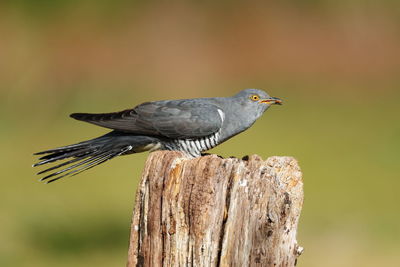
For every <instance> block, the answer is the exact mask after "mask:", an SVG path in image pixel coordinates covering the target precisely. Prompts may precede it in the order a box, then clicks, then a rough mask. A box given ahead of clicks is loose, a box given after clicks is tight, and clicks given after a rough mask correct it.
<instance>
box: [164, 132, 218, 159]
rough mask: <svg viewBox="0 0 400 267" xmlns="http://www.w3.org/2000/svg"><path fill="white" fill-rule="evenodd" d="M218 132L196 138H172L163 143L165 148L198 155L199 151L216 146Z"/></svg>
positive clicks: (199, 154)
mask: <svg viewBox="0 0 400 267" xmlns="http://www.w3.org/2000/svg"><path fill="white" fill-rule="evenodd" d="M219 135H220V133H219V132H216V133H215V134H212V135H210V136H206V137H202V138H197V139H174V140H171V141H168V142H166V143H164V148H165V149H167V150H178V151H183V152H185V153H186V154H189V155H190V156H192V157H200V156H201V152H203V151H207V150H210V149H211V148H213V147H216V146H217V145H218V144H219V143H218V141H219Z"/></svg>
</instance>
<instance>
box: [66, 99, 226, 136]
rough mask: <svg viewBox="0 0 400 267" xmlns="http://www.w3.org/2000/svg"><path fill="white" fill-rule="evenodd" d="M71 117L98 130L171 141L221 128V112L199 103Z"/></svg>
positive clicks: (151, 105) (163, 103) (153, 105)
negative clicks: (98, 128)
mask: <svg viewBox="0 0 400 267" xmlns="http://www.w3.org/2000/svg"><path fill="white" fill-rule="evenodd" d="M71 117H72V118H74V119H77V120H80V121H85V122H89V123H92V124H95V125H98V126H102V127H106V128H110V129H114V130H118V131H123V132H128V133H134V134H147V135H155V136H163V137H168V138H200V137H204V136H208V135H211V134H213V133H215V132H217V131H219V129H220V128H221V126H222V117H221V115H220V109H218V107H217V106H216V105H214V104H210V103H206V102H205V101H199V100H173V101H159V102H147V103H144V104H141V105H139V106H137V107H135V108H133V109H128V110H124V111H120V112H113V113H100V114H89V113H74V114H71Z"/></svg>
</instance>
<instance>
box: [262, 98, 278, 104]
mask: <svg viewBox="0 0 400 267" xmlns="http://www.w3.org/2000/svg"><path fill="white" fill-rule="evenodd" d="M260 103H265V104H269V105H273V104H276V105H282V99H279V98H277V97H270V98H266V99H261V100H260Z"/></svg>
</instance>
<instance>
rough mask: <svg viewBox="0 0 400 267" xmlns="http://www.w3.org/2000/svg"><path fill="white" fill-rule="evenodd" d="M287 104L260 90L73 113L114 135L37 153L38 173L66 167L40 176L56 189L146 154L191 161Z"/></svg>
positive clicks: (78, 118) (246, 90)
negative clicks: (173, 154) (171, 153)
mask: <svg viewBox="0 0 400 267" xmlns="http://www.w3.org/2000/svg"><path fill="white" fill-rule="evenodd" d="M274 104H278V105H281V104H282V100H281V99H279V98H277V97H271V96H269V95H268V94H267V93H266V92H265V91H263V90H260V89H245V90H242V91H240V92H239V93H237V94H235V95H233V96H231V97H214V98H194V99H180V100H163V101H155V102H145V103H143V104H140V105H138V106H136V107H134V108H132V109H126V110H123V111H120V112H112V113H96V114H94V113H73V114H71V115H70V117H71V118H74V119H76V120H79V121H83V122H88V123H91V124H95V125H97V126H101V127H105V128H108V129H111V131H110V132H108V133H107V134H105V135H102V136H100V137H97V138H94V139H90V140H87V141H83V142H80V143H76V144H72V145H67V146H62V147H58V148H55V149H49V150H45V151H41V152H37V153H34V155H39V156H40V158H39V162H38V163H35V164H33V167H37V166H41V165H44V164H49V163H53V162H56V161H57V162H59V161H63V162H62V163H59V164H57V165H55V166H52V167H49V168H47V169H45V170H42V171H40V172H38V173H37V174H38V175H42V174H44V173H46V174H47V175H46V176H44V177H42V178H41V179H40V181H44V182H45V183H51V182H54V181H56V180H59V179H61V178H63V177H67V176H74V175H77V174H79V173H81V172H83V171H86V170H88V169H91V168H93V167H95V166H97V165H99V164H102V163H104V162H106V161H108V160H110V159H113V158H115V157H117V156H121V155H129V154H134V153H139V152H144V151H150V152H152V151H155V150H175V151H182V152H184V153H185V154H186V155H187V156H188V157H193V158H195V157H200V156H201V155H202V153H203V152H205V151H207V150H210V149H211V148H214V147H216V146H217V145H219V144H221V143H223V142H225V141H226V140H228V139H230V138H232V137H234V136H235V135H237V134H239V133H241V132H243V131H245V130H247V129H248V128H250V127H251V126H252V125H253V124H254V123H255V121H256V120H257V119H258V118H259V117H261V115H262V114H263V113H264V112H265V111H266V110H267V109H268V108H269V107H270V106H271V105H274Z"/></svg>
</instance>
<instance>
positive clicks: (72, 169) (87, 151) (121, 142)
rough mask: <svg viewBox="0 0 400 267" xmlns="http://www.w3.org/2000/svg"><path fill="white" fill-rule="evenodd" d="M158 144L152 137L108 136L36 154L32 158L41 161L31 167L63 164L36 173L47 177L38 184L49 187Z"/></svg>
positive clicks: (109, 134)
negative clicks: (152, 144)
mask: <svg viewBox="0 0 400 267" xmlns="http://www.w3.org/2000/svg"><path fill="white" fill-rule="evenodd" d="M157 141H158V139H155V138H154V137H148V136H137V135H132V134H128V133H121V132H110V133H108V134H106V135H103V136H100V137H98V138H95V139H92V140H88V141H84V142H81V143H78V144H74V145H69V146H63V147H59V148H56V149H49V150H45V151H42V152H38V153H35V155H43V156H41V157H40V158H39V160H41V161H39V162H38V163H35V164H34V165H33V167H36V166H41V165H44V164H48V163H54V162H56V161H63V162H61V163H58V164H57V165H55V166H51V167H49V168H47V169H45V170H42V171H40V172H38V173H37V174H38V175H41V174H44V173H46V174H47V173H48V174H47V175H46V176H44V177H43V178H41V179H40V181H45V182H46V183H51V182H54V181H56V180H59V179H61V178H63V177H67V176H74V175H77V174H79V173H81V172H83V171H86V170H88V169H91V168H93V167H95V166H98V165H100V164H102V163H104V162H106V161H107V160H110V159H112V158H115V157H117V156H120V155H123V154H131V153H135V152H134V150H135V148H140V147H144V146H146V145H148V144H150V143H154V142H157Z"/></svg>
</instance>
